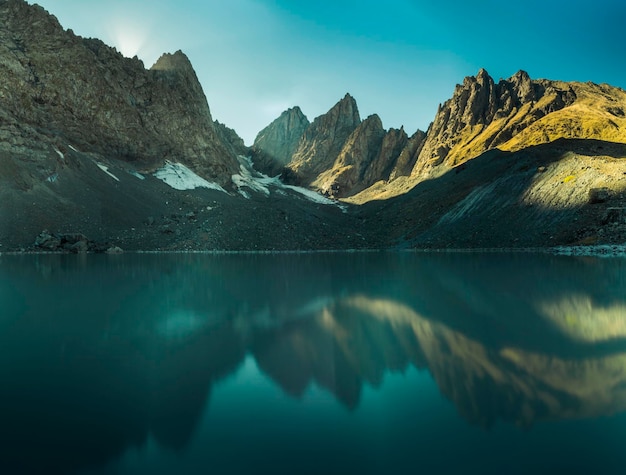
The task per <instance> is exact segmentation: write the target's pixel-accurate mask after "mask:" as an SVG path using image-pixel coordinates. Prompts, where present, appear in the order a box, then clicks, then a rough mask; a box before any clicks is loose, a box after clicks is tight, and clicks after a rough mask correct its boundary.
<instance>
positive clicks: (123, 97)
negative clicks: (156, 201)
mask: <svg viewBox="0 0 626 475" xmlns="http://www.w3.org/2000/svg"><path fill="white" fill-rule="evenodd" d="M0 95H1V96H2V102H1V105H0V117H1V118H2V122H1V125H0V138H2V145H1V146H2V148H3V149H4V150H12V151H15V152H18V153H19V152H21V151H24V152H25V154H26V156H28V157H30V158H31V159H36V160H38V161H39V162H40V165H41V166H40V169H41V171H42V175H43V176H42V177H43V178H46V177H47V176H50V175H52V174H53V173H54V172H55V171H57V169H58V168H59V167H62V166H63V163H62V160H58V157H57V154H58V153H59V152H61V153H65V152H67V151H68V150H69V149H70V147H74V148H76V149H78V150H82V151H85V152H91V153H98V154H101V155H104V156H107V157H111V158H119V159H123V160H127V161H136V162H140V163H141V164H142V165H143V166H145V167H153V166H157V165H160V164H162V163H163V161H164V160H171V161H176V162H184V163H186V164H188V165H189V166H190V167H192V168H193V169H194V170H196V171H197V172H198V173H199V174H201V175H203V176H205V177H207V178H209V179H211V180H213V181H217V182H219V183H221V184H223V185H228V184H229V183H230V175H231V174H232V173H234V172H236V171H237V169H238V166H237V160H236V157H235V154H234V152H233V150H232V147H230V146H229V145H228V144H227V143H224V142H223V140H221V137H220V136H219V134H218V132H217V131H216V129H215V126H214V124H213V120H212V118H211V113H210V111H209V106H208V104H207V101H206V98H205V96H204V93H203V92H202V88H201V86H200V84H199V82H198V79H197V77H196V74H195V72H194V70H193V68H192V66H191V64H190V63H189V60H188V59H187V57H186V56H185V55H184V54H183V53H182V52H180V51H179V52H177V53H175V54H173V55H170V54H165V55H163V56H162V57H161V58H160V59H159V60H158V61H157V62H156V64H155V65H154V66H153V67H152V68H151V69H150V70H146V69H145V68H144V66H143V63H142V62H141V61H139V60H138V59H136V58H135V59H128V58H124V57H123V56H122V55H121V54H119V53H118V52H117V51H115V50H114V49H112V48H110V47H108V46H106V45H105V44H104V43H102V42H101V41H99V40H96V39H85V38H81V37H78V36H76V35H74V34H73V33H72V31H71V30H67V31H66V30H64V29H63V28H62V27H61V26H60V25H59V23H58V21H57V20H56V18H55V17H53V16H51V15H49V14H48V13H47V12H46V11H45V10H43V9H42V8H41V7H39V6H30V5H28V4H27V3H26V2H25V1H23V0H4V1H2V2H0ZM57 151H58V152H57Z"/></svg>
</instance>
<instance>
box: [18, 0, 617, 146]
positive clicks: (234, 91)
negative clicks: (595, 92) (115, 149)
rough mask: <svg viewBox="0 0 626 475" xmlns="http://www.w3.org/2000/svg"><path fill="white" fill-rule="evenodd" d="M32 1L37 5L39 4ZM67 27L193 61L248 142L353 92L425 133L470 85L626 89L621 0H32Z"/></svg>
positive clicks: (215, 102)
mask: <svg viewBox="0 0 626 475" xmlns="http://www.w3.org/2000/svg"><path fill="white" fill-rule="evenodd" d="M30 3H35V2H34V1H32V0H30ZM36 3H38V4H40V5H41V6H43V7H44V8H45V9H46V10H48V11H49V12H50V13H52V14H54V15H55V16H56V17H57V18H58V19H59V21H60V22H61V24H62V25H63V26H64V27H65V28H71V29H72V30H73V31H74V33H76V34H78V35H81V36H85V37H96V38H100V39H101V40H103V41H104V42H105V43H107V44H109V45H111V46H114V47H116V48H117V49H118V51H120V52H122V53H123V54H124V55H126V56H131V57H132V56H134V55H137V56H138V57H139V58H140V59H142V60H143V62H144V64H145V66H146V68H149V67H150V66H151V65H152V64H153V63H154V62H155V61H156V60H157V58H158V57H159V56H160V55H161V54H162V53H164V52H169V53H173V52H175V51H177V50H179V49H180V50H182V51H183V52H185V53H186V54H187V56H188V57H189V59H190V60H191V62H192V64H193V66H194V69H195V70H196V74H197V75H198V79H199V80H200V83H201V84H202V87H203V89H204V92H205V95H206V96H207V100H208V102H209V107H210V109H211V113H212V116H213V118H214V119H217V120H219V121H220V122H222V123H225V124H226V125H227V126H229V127H231V128H234V129H235V130H236V131H237V133H238V134H239V135H240V136H241V137H242V138H243V139H244V140H245V142H246V144H248V145H251V144H252V142H253V141H254V137H255V136H256V134H257V133H258V132H259V131H260V130H261V129H262V128H263V127H265V126H266V125H268V124H269V123H270V122H271V121H272V120H274V119H275V118H276V117H278V116H279V115H280V113H281V112H282V111H284V110H286V109H288V108H290V107H293V106H296V105H297V106H300V108H301V109H302V111H303V112H304V113H305V115H306V116H307V117H308V118H309V120H311V121H312V120H313V119H314V118H315V117H317V116H319V115H321V114H324V113H325V112H327V111H328V110H329V109H330V108H331V107H332V106H333V105H334V104H335V103H336V102H337V101H339V100H340V99H341V98H342V97H343V96H344V95H345V94H346V93H350V94H351V95H352V96H354V98H355V99H356V100H357V103H358V107H359V111H360V113H361V117H362V118H365V117H367V116H369V115H370V114H374V113H377V114H378V115H379V116H380V118H381V119H382V121H383V125H384V127H385V128H390V127H395V128H399V127H400V126H404V128H405V130H406V131H407V133H408V134H409V135H411V134H412V133H414V132H415V131H416V130H417V129H418V128H419V129H422V130H426V128H427V127H428V125H429V123H430V122H431V121H432V120H433V119H434V117H435V114H436V112H437V107H438V105H439V104H440V103H443V102H445V101H446V100H447V99H448V98H450V97H451V95H452V93H453V91H454V87H455V85H456V84H457V83H461V82H462V81H463V78H464V77H465V76H470V75H475V74H476V73H477V72H478V70H479V69H480V68H485V69H486V70H487V71H488V72H489V74H490V75H491V76H492V77H493V78H494V80H496V81H497V80H499V79H500V78H508V77H510V76H512V75H513V74H514V73H515V72H517V71H518V70H520V69H523V70H525V71H527V72H528V73H529V74H530V76H531V77H532V78H546V79H560V80H566V81H593V82H597V83H603V82H605V83H609V84H612V85H614V86H619V87H622V88H626V60H625V58H626V27H624V25H626V2H624V1H623V0H595V1H593V2H591V1H589V0H584V1H580V0H525V1H523V2H513V1H502V0H497V1H496V0H481V1H474V2H469V1H467V0H438V1H436V2H435V1H427V0H384V1H383V0H379V1H373V0H316V1H309V0H149V1H148V0H107V1H106V2H103V1H100V0H36Z"/></svg>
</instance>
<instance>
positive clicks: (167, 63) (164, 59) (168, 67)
mask: <svg viewBox="0 0 626 475" xmlns="http://www.w3.org/2000/svg"><path fill="white" fill-rule="evenodd" d="M150 69H151V70H153V71H188V70H189V69H191V70H193V66H192V65H191V61H189V58H188V57H187V55H186V54H185V53H183V52H182V51H181V50H178V51H176V52H175V53H173V54H170V53H163V54H162V55H161V57H160V58H159V59H157V61H156V63H154V64H153V65H152V67H151V68H150Z"/></svg>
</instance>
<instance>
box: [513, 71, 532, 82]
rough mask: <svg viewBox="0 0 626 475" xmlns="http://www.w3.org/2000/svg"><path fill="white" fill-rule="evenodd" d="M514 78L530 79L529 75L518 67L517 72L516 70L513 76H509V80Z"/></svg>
mask: <svg viewBox="0 0 626 475" xmlns="http://www.w3.org/2000/svg"><path fill="white" fill-rule="evenodd" d="M514 79H517V80H523V81H530V75H529V74H528V73H527V72H526V71H524V70H523V69H520V70H519V71H518V72H516V73H515V74H514V75H513V76H511V77H510V78H509V80H514Z"/></svg>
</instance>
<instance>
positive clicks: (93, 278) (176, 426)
mask: <svg viewBox="0 0 626 475" xmlns="http://www.w3.org/2000/svg"><path fill="white" fill-rule="evenodd" d="M0 303H1V305H2V308H3V311H2V314H0V380H1V381H2V386H1V388H0V446H1V449H0V456H1V462H0V464H8V465H7V466H8V467H12V468H15V470H20V471H21V472H18V473H53V472H54V471H58V472H63V473H71V472H78V471H80V470H83V469H86V468H93V467H97V466H101V465H104V464H106V463H107V462H109V461H111V460H112V459H114V458H115V457H119V456H120V455H121V454H122V453H124V451H125V450H127V449H128V448H129V447H142V446H144V445H145V444H146V442H147V441H148V439H149V438H153V439H154V440H155V441H156V442H157V443H158V444H160V445H161V446H163V447H168V448H170V449H175V450H180V449H183V448H185V447H186V446H187V445H188V444H189V443H190V441H191V440H192V439H193V436H194V433H195V431H196V429H197V427H196V426H197V424H198V423H199V421H200V419H201V416H202V414H203V412H204V411H209V412H210V411H211V394H212V392H213V391H219V385H220V383H221V382H222V381H223V380H225V378H226V377H228V376H229V375H235V374H237V373H238V371H239V370H240V369H241V367H242V365H243V364H244V362H245V361H246V359H247V358H253V360H254V361H255V363H256V366H257V367H258V368H259V370H260V371H261V372H262V373H263V374H264V375H265V376H266V377H267V378H269V379H270V380H271V381H273V382H274V383H275V384H276V385H278V386H280V388H282V390H283V391H284V392H285V393H287V394H288V395H290V396H292V397H294V398H301V397H303V396H304V395H305V393H306V391H307V388H310V387H311V386H312V385H314V386H317V387H320V388H323V389H324V390H325V391H328V392H329V393H331V394H332V395H333V396H334V397H335V398H336V399H337V400H338V401H339V402H340V403H341V404H342V405H343V406H344V407H345V408H346V410H348V411H358V410H359V403H360V401H361V398H362V394H363V390H364V387H367V386H370V387H373V388H379V387H381V386H383V385H384V379H385V375H386V374H387V373H390V372H406V371H407V370H408V369H409V368H410V367H415V368H418V369H426V370H428V372H429V373H430V374H431V375H432V377H433V379H434V381H435V382H436V384H437V386H438V387H439V390H440V392H441V394H442V395H443V396H445V398H447V399H449V400H450V401H452V402H453V403H454V405H455V406H456V408H457V411H458V412H459V413H460V414H461V415H462V416H463V417H464V418H465V419H466V420H467V421H468V422H470V423H471V424H473V425H477V426H482V427H485V428H488V427H491V426H493V425H494V424H495V423H496V422H497V421H498V420H500V421H504V422H505V423H512V424H516V425H518V426H522V427H525V428H529V427H530V426H532V425H533V424H534V423H536V422H537V421H541V420H563V419H579V418H595V417H598V416H606V415H611V414H616V413H620V412H622V411H624V410H625V409H626V261H624V260H619V259H611V260H599V259H575V258H566V257H551V256H545V255H531V254H519V255H504V254H489V255H473V254H458V255H455V254H436V255H432V254H408V253H407V254H402V253H398V254H387V253H367V254H305V255H273V256H271V255H225V256H205V255H125V256H86V257H84V256H83V257H76V256H24V257H19V256H1V257H0ZM414 404H415V405H419V404H420V395H419V394H415V401H414ZM417 422H418V421H416V423H417ZM94 441H97V443H94ZM9 473H10V472H9Z"/></svg>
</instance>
